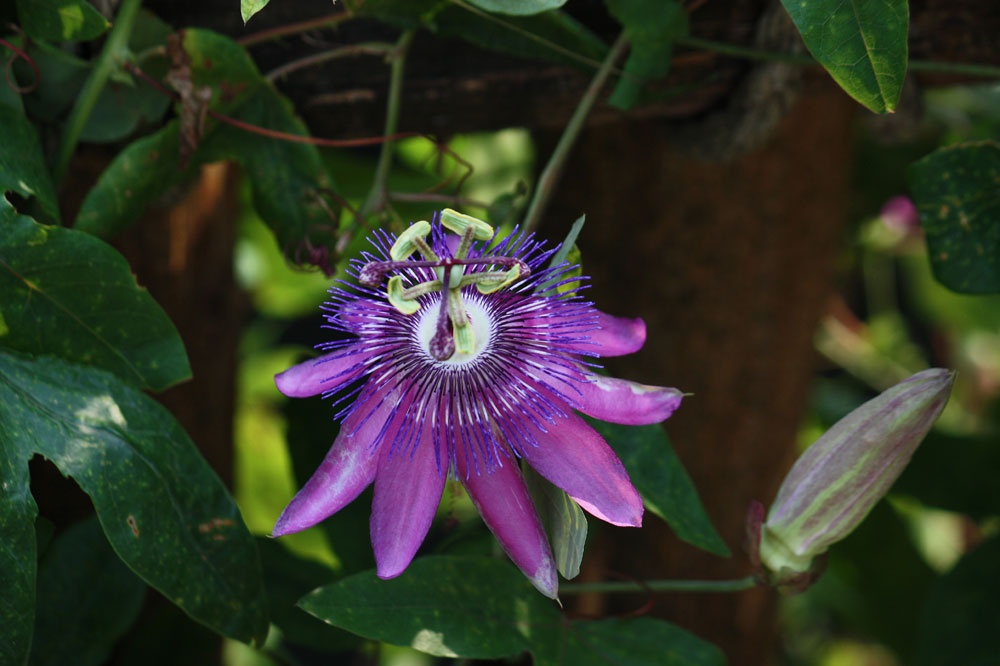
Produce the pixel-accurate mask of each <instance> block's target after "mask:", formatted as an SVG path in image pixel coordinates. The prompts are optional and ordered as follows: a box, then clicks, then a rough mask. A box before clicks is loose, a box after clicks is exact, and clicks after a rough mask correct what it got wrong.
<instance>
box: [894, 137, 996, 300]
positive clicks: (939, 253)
mask: <svg viewBox="0 0 1000 666" xmlns="http://www.w3.org/2000/svg"><path fill="white" fill-rule="evenodd" d="M907 180H908V181H909V184H910V190H911V191H912V193H913V200H914V203H915V204H916V206H917V211H918V212H919V213H920V224H921V226H922V227H923V229H924V233H925V234H926V235H927V253H928V255H929V256H930V261H931V268H932V269H933V271H934V277H936V278H937V279H938V281H939V282H941V284H943V285H944V286H946V287H948V288H949V289H952V290H953V291H957V292H961V293H966V294H992V293H997V292H1000V187H998V186H997V184H998V182H1000V144H997V143H994V142H991V141H984V142H981V143H963V144H958V145H955V146H949V147H946V148H940V149H938V150H935V151H934V152H933V153H931V154H930V155H927V156H926V157H924V158H923V159H921V160H919V161H918V162H915V163H913V164H911V165H910V167H909V169H908V170H907Z"/></svg>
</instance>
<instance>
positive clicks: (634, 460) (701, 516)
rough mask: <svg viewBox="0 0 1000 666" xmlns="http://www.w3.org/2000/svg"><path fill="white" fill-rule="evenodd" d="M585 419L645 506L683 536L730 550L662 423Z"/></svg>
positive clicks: (700, 544)
mask: <svg viewBox="0 0 1000 666" xmlns="http://www.w3.org/2000/svg"><path fill="white" fill-rule="evenodd" d="M587 422H588V423H590V425H591V426H593V427H594V430H596V431H597V432H599V433H600V434H601V436H602V437H604V439H606V440H607V442H608V444H610V445H611V448H613V449H614V450H615V453H617V454H618V457H619V458H621V460H622V463H623V464H624V465H625V469H626V470H628V473H629V476H630V477H631V478H632V483H633V484H635V487H636V489H637V490H638V491H639V493H640V494H641V495H642V499H643V502H644V503H645V504H646V508H647V509H649V510H650V511H652V512H653V513H655V514H656V515H658V516H659V517H660V518H663V519H664V520H666V521H667V524H669V525H670V527H671V528H673V530H674V532H675V533H676V534H677V536H678V537H680V538H681V539H683V540H684V541H687V542H688V543H690V544H692V545H694V546H698V547H699V548H704V549H705V550H707V551H709V552H710V553H715V554H716V555H722V556H725V557H728V556H729V548H727V547H726V544H725V542H724V541H723V540H722V537H720V536H719V533H718V532H716V531H715V527H714V526H713V525H712V521H711V520H709V518H708V514H706V513H705V508H704V507H703V506H702V505H701V500H699V499H698V491H697V490H695V487H694V484H693V483H692V482H691V477H690V476H688V473H687V471H686V470H685V469H684V465H683V464H682V463H681V461H680V459H679V458H678V457H677V454H676V453H674V449H673V447H672V446H671V445H670V439H669V438H668V437H667V433H666V432H665V431H664V430H663V428H662V427H661V426H659V425H646V426H625V425H618V424H616V423H607V422H605V421H598V420H597V419H590V418H588V419H587Z"/></svg>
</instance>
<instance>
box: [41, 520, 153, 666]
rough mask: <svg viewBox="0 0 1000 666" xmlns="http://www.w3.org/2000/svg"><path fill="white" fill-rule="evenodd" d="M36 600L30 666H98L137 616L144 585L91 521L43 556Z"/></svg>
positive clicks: (78, 525) (60, 539) (63, 536)
mask: <svg viewBox="0 0 1000 666" xmlns="http://www.w3.org/2000/svg"><path fill="white" fill-rule="evenodd" d="M37 595H38V611H37V614H36V616H35V637H34V641H33V642H32V645H31V664H32V666H45V665H47V664H51V665H52V666H63V665H64V664H73V665H74V666H91V665H93V666H97V665H98V664H102V663H104V661H105V660H106V659H107V658H108V656H109V655H110V654H111V650H112V648H113V647H114V645H115V643H117V642H118V639H119V638H121V637H122V635H124V634H125V632H126V630H128V628H129V627H130V626H132V623H133V622H135V619H136V618H137V617H138V616H139V610H140V609H141V608H142V600H143V598H144V597H145V595H146V585H145V583H143V582H142V581H141V580H139V578H137V577H136V576H135V574H133V573H132V572H131V571H129V570H128V567H126V566H125V565H124V564H122V561H121V560H120V559H118V556H117V555H115V552H114V551H113V550H111V547H110V546H109V545H108V540H107V539H105V538H104V535H103V534H102V533H101V528H100V525H98V522H97V519H96V518H94V517H91V518H88V519H86V520H83V521H81V522H79V523H76V524H75V525H73V526H71V527H70V528H69V529H68V530H66V531H65V532H64V533H62V534H61V535H59V537H58V538H57V539H56V540H55V542H53V544H52V546H51V547H50V548H49V550H48V551H47V552H46V553H45V559H44V560H43V561H42V563H41V566H40V567H39V570H38V592H37ZM68 600H72V601H71V603H67V601H68Z"/></svg>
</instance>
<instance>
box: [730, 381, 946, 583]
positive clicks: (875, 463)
mask: <svg viewBox="0 0 1000 666" xmlns="http://www.w3.org/2000/svg"><path fill="white" fill-rule="evenodd" d="M953 380H954V373H953V372H952V371H950V370H942V369H940V368H934V369H930V370H924V371H923V372H918V373H917V374H915V375H913V376H912V377H910V378H909V379H906V380H904V381H902V382H900V383H899V384H896V385H895V386H893V387H892V388H890V389H888V390H887V391H885V392H883V393H881V394H880V395H878V396H876V397H875V398H873V399H872V400H869V401H868V402H866V403H865V404H863V405H861V406H860V407H858V408H857V409H855V410H854V411H852V412H851V413H850V414H848V415H847V416H845V417H844V418H842V419H841V420H840V421H838V422H837V423H836V424H834V426H833V427H832V428H830V429H829V430H828V431H827V432H826V433H825V434H824V435H823V436H822V437H820V438H819V439H818V440H816V441H815V442H814V443H813V444H812V445H811V446H810V447H809V448H808V449H807V450H806V451H805V452H804V453H803V454H802V455H801V456H800V457H799V459H798V460H797V461H796V462H795V465H794V466H793V467H792V469H791V471H790V472H789V473H788V476H786V477H785V480H784V481H783V482H782V484H781V488H780V489H779V490H778V496H777V497H776V498H775V500H774V503H773V504H772V505H771V509H770V511H769V512H768V513H767V518H766V520H765V519H764V517H763V507H761V506H760V504H759V503H754V506H751V509H750V514H749V515H748V518H747V531H748V536H749V539H750V544H749V545H750V552H751V558H752V560H753V562H754V565H755V566H756V567H757V568H758V571H760V572H761V573H762V575H763V577H764V578H765V579H766V580H767V581H768V582H769V583H771V584H773V585H776V586H777V587H778V588H779V589H780V590H781V591H782V592H786V593H794V592H801V591H803V590H804V589H805V588H806V587H808V586H809V585H810V584H811V583H812V582H813V581H814V580H815V579H816V578H817V577H818V575H819V573H820V571H821V566H822V561H821V560H820V559H817V558H818V557H819V556H821V555H822V554H823V553H825V552H826V550H827V549H828V548H829V547H830V546H831V545H832V544H833V543H835V542H837V541H840V540H841V539H843V538H844V537H846V536H847V535H848V534H850V533H851V531H853V530H854V528H855V527H857V526H858V524H859V523H860V522H861V521H862V520H864V518H865V516H867V515H868V512H869V511H871V509H872V507H873V506H874V505H875V503H876V502H877V501H878V500H880V499H881V498H882V497H883V496H884V495H885V494H886V493H887V492H888V491H889V487H890V486H891V485H892V483H893V482H894V481H895V480H896V478H897V477H898V476H899V475H900V474H901V473H902V471H903V469H904V468H905V467H906V464H907V463H908V462H909V461H910V457H911V456H912V455H913V452H914V451H915V450H916V448H917V445H918V444H920V441H921V440H922V439H923V438H924V436H925V435H926V434H927V432H928V431H929V430H930V429H931V426H932V425H933V424H934V421H936V420H937V417H938V416H939V415H940V414H941V411H942V410H943V409H944V406H945V403H946V402H947V401H948V394H949V392H950V391H951V385H952V382H953Z"/></svg>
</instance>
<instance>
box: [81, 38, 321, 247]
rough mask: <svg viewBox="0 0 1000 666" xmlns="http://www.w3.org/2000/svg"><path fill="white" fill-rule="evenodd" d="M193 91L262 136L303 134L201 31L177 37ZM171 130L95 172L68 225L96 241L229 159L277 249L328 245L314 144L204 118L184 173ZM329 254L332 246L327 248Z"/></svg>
mask: <svg viewBox="0 0 1000 666" xmlns="http://www.w3.org/2000/svg"><path fill="white" fill-rule="evenodd" d="M184 35H185V37H184V47H185V50H186V51H187V52H188V54H189V56H190V57H191V78H192V81H193V83H194V84H195V85H196V86H206V85H207V86H210V87H212V88H213V90H214V95H213V98H212V99H213V101H212V107H213V108H215V109H218V110H220V111H221V112H224V113H226V114H229V115H232V116H233V117H235V118H236V119H237V120H239V121H242V122H244V123H249V124H251V125H257V126H259V127H264V128H266V129H270V130H276V131H280V132H286V133H290V134H296V135H300V136H308V131H307V129H306V127H305V124H304V123H303V122H302V121H301V120H300V119H299V118H298V117H296V116H295V114H294V111H293V108H292V106H291V103H290V102H288V100H287V99H285V98H284V97H283V96H281V95H279V94H278V93H277V92H276V91H275V90H274V88H273V87H272V86H271V85H270V84H269V83H267V82H266V81H265V80H264V79H263V78H262V77H261V76H260V73H259V72H258V71H257V69H256V67H255V66H254V64H253V61H252V60H250V58H249V56H248V55H247V53H246V50H245V49H243V47H241V46H239V45H238V44H236V43H235V42H234V41H232V40H230V39H228V38H227V37H224V36H222V35H218V34H215V33H213V32H210V31H207V30H198V29H188V30H185V31H184ZM179 135H180V130H179V124H178V121H177V120H174V121H171V122H170V123H169V124H168V125H167V126H166V127H164V128H163V129H161V130H160V131H159V132H157V133H155V134H152V135H150V136H148V137H145V138H143V139H140V140H139V141H136V142H133V143H132V144H130V145H129V146H128V147H127V148H126V149H125V150H124V151H122V153H121V154H119V155H118V157H117V158H115V160H114V161H113V162H112V163H111V165H110V166H109V167H108V168H107V169H106V170H105V172H104V173H103V174H101V177H100V179H99V180H98V182H97V185H96V186H95V187H94V188H93V189H92V190H91V191H90V193H89V194H88V195H87V198H86V199H85V200H84V202H83V206H82V207H81V209H80V213H79V215H78V216H77V220H76V223H75V227H76V228H78V229H81V230H84V231H88V232H91V233H94V234H97V235H100V236H102V237H111V236H114V235H115V234H117V233H120V232H121V231H123V230H124V229H126V228H127V227H128V226H129V225H131V224H132V223H134V222H135V221H136V220H137V219H138V218H139V217H140V216H141V215H142V212H143V210H144V209H145V207H146V205H148V203H149V202H150V201H152V200H154V199H156V198H157V197H159V196H160V195H162V194H163V193H164V192H166V190H167V189H168V188H170V187H171V186H173V185H176V184H177V183H179V182H181V181H182V180H183V179H184V178H185V177H188V176H190V174H191V173H192V172H194V171H195V170H196V169H197V167H198V166H199V165H201V164H206V163H210V162H218V161H223V160H231V161H234V162H237V163H239V164H240V165H241V166H242V167H243V168H244V170H245V172H246V174H247V176H248V178H249V179H250V184H251V189H252V192H253V203H254V208H255V209H256V211H257V213H258V215H259V216H260V217H261V218H262V219H263V220H264V222H265V223H266V224H267V225H268V226H269V227H270V228H271V230H272V232H274V235H275V238H276V239H277V241H278V245H279V247H281V248H282V249H283V250H285V251H286V253H287V254H289V255H291V254H294V251H295V250H296V248H299V247H302V246H303V245H304V244H305V243H306V241H307V240H308V241H309V242H310V243H311V244H312V245H313V246H314V247H318V246H323V245H328V246H329V245H330V244H331V243H333V242H334V240H333V239H334V235H333V234H330V233H324V232H323V230H324V229H328V228H329V227H330V226H331V225H335V224H336V223H337V220H336V219H332V218H331V214H330V212H329V211H330V208H329V205H328V204H327V203H326V200H325V199H324V196H325V194H324V193H325V191H326V190H328V189H330V188H331V183H330V178H329V176H328V174H327V172H326V169H325V167H324V165H323V162H322V160H321V159H320V156H319V152H318V150H317V149H316V147H315V146H312V145H309V144H304V143H298V142H292V141H286V140H282V139H277V138H272V137H267V136H262V135H261V134H257V133H253V132H248V131H246V130H244V129H240V128H238V127H234V126H233V125H231V124H226V123H222V122H219V121H215V120H211V119H209V121H208V122H207V123H206V131H205V134H204V136H203V137H202V139H201V143H200V144H199V146H198V149H197V151H196V152H195V153H194V155H193V156H192V158H191V164H190V165H189V166H188V169H187V170H186V171H182V170H181V169H180V166H179V163H180V158H179V152H178V151H179V147H178V146H179ZM328 249H329V250H330V252H331V253H332V252H333V248H332V247H328Z"/></svg>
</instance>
